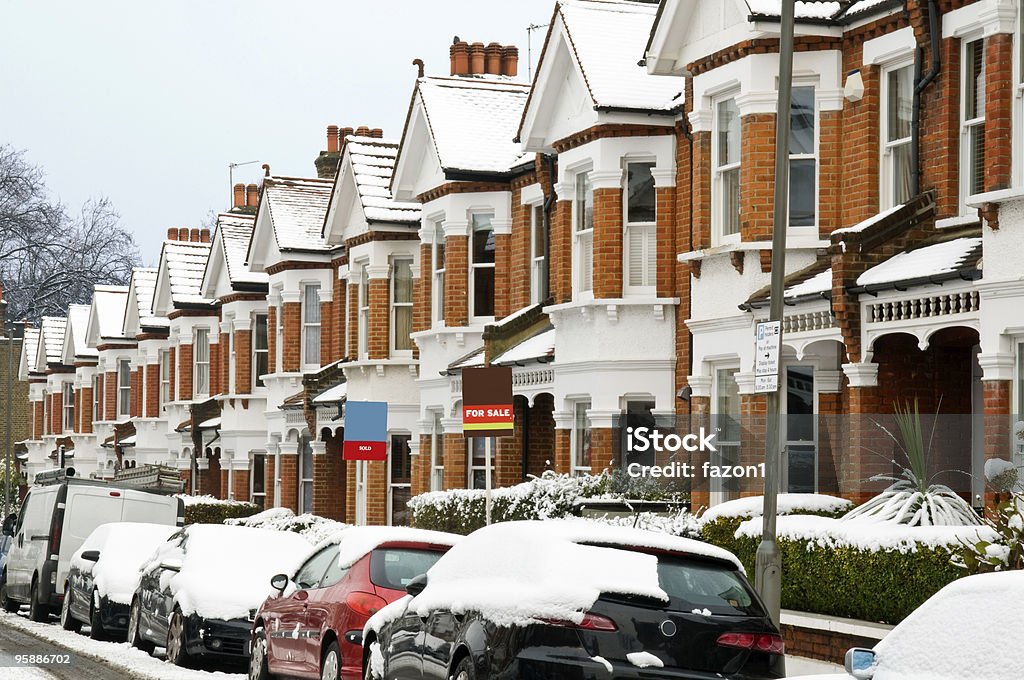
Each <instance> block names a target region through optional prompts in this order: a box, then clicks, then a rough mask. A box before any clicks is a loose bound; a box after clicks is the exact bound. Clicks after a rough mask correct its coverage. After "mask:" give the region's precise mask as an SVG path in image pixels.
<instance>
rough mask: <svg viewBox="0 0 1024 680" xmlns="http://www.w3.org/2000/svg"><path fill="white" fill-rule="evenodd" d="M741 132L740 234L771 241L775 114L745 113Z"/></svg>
mask: <svg viewBox="0 0 1024 680" xmlns="http://www.w3.org/2000/svg"><path fill="white" fill-rule="evenodd" d="M741 135H742V147H741V149H740V186H741V190H740V234H741V238H742V239H743V240H744V241H767V240H770V239H771V237H772V206H773V204H774V198H775V114H773V113H753V114H750V115H747V116H743V118H742V132H741ZM708 150H709V151H710V147H709V149H708ZM709 159H710V156H709ZM709 167H710V166H709ZM701 174H708V173H701ZM709 190H710V187H709Z"/></svg>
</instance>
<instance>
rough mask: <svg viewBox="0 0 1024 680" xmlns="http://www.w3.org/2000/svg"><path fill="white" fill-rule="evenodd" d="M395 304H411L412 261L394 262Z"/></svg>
mask: <svg viewBox="0 0 1024 680" xmlns="http://www.w3.org/2000/svg"><path fill="white" fill-rule="evenodd" d="M394 277H395V280H394V285H395V302H399V303H401V302H412V261H410V260H395V273H394Z"/></svg>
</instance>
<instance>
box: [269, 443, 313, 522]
mask: <svg viewBox="0 0 1024 680" xmlns="http://www.w3.org/2000/svg"><path fill="white" fill-rule="evenodd" d="M307 451H308V452H309V465H308V466H307V465H306V452H307ZM298 454H299V460H298V465H297V467H298V470H297V474H296V477H297V478H298V487H299V497H298V499H297V500H298V508H299V514H302V513H306V512H313V496H314V494H315V490H314V483H313V479H314V470H315V469H316V460H315V459H316V454H315V453H314V452H313V439H312V437H310V436H309V435H304V436H302V437H299V448H298ZM264 483H266V480H264Z"/></svg>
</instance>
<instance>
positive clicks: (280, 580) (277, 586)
mask: <svg viewBox="0 0 1024 680" xmlns="http://www.w3.org/2000/svg"><path fill="white" fill-rule="evenodd" d="M270 585H271V586H272V587H273V588H274V590H276V591H278V592H279V593H283V592H284V589H285V588H287V587H288V574H275V575H274V576H272V577H271V578H270Z"/></svg>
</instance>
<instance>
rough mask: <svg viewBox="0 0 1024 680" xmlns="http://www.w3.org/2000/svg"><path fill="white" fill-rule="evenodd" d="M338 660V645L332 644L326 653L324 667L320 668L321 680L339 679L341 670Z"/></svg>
mask: <svg viewBox="0 0 1024 680" xmlns="http://www.w3.org/2000/svg"><path fill="white" fill-rule="evenodd" d="M340 666H341V664H340V663H339V660H338V647H337V645H335V644H332V645H331V647H330V648H329V649H328V650H327V653H326V654H325V655H324V662H323V667H322V668H321V669H320V680H338V678H339V677H341V676H340V672H341V667H340Z"/></svg>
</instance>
